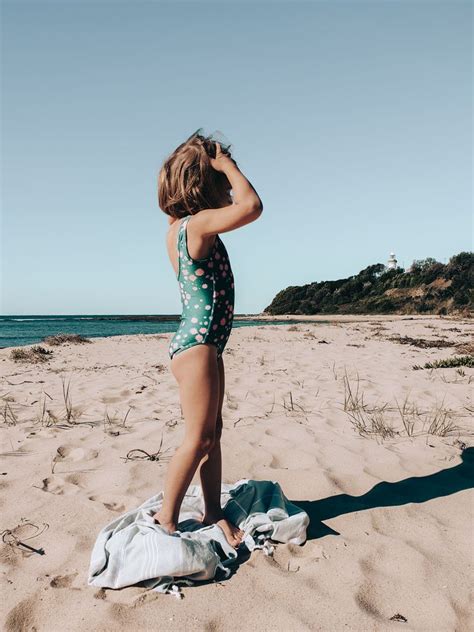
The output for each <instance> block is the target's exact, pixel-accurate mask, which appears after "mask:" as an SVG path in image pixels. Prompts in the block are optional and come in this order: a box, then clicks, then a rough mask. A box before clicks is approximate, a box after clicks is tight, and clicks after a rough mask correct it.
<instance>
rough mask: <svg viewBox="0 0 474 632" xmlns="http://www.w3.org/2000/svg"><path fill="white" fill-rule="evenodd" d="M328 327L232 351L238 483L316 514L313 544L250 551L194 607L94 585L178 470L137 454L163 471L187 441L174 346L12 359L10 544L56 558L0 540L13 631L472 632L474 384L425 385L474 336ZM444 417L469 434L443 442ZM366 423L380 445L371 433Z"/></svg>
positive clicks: (103, 346) (384, 322)
mask: <svg viewBox="0 0 474 632" xmlns="http://www.w3.org/2000/svg"><path fill="white" fill-rule="evenodd" d="M290 318H291V317H290ZM321 319H323V320H329V319H330V320H331V322H330V323H329V324H325V323H321V322H317V321H318V319H317V318H314V319H311V318H308V320H307V322H305V323H302V324H298V325H289V324H284V325H272V324H271V323H269V324H268V325H265V326H258V327H242V328H238V329H234V330H233V332H232V334H231V337H230V340H229V342H228V345H227V348H226V350H225V353H224V364H225V368H226V385H225V390H226V396H225V398H224V408H223V418H224V433H223V437H222V450H223V462H224V470H223V480H224V482H228V483H233V482H235V481H236V480H238V479H240V478H252V479H258V480H273V481H277V482H278V483H280V485H281V487H282V489H283V491H284V493H285V495H286V496H287V497H288V498H289V499H290V500H291V501H293V502H295V503H296V504H300V505H301V506H302V507H303V508H304V509H305V510H306V511H307V512H308V513H309V514H310V517H311V524H310V528H309V531H308V540H307V541H306V543H305V544H304V545H303V546H296V545H288V544H277V545H276V550H275V553H274V556H273V557H268V556H265V555H264V554H263V552H262V551H259V550H257V551H254V552H253V553H252V554H251V556H250V557H249V559H248V560H247V561H246V562H245V563H243V564H242V565H241V566H240V567H239V568H238V570H237V572H236V573H235V574H234V575H233V576H232V577H231V578H230V579H228V580H225V581H221V582H219V583H208V584H205V585H200V586H193V587H185V588H183V589H182V591H183V594H184V598H183V599H181V600H178V599H175V598H174V597H172V596H170V595H162V594H158V593H156V592H153V591H148V592H147V591H145V590H144V589H143V588H139V587H130V588H125V589H122V590H119V591H113V590H97V589H94V588H91V587H89V586H88V585H87V571H88V567H89V561H90V554H91V550H92V546H93V544H94V542H95V539H96V536H97V534H98V532H99V530H100V529H101V528H102V527H103V526H104V525H105V524H107V523H109V522H110V521H111V520H113V519H114V518H115V517H117V516H119V515H120V514H121V513H123V512H125V511H127V510H129V509H132V508H134V507H137V506H138V505H139V504H141V503H142V502H144V501H145V500H146V499H147V498H149V497H150V496H152V495H154V494H156V493H158V492H159V491H160V490H162V489H163V483H164V476H165V473H166V468H167V461H166V460H165V459H163V460H160V459H158V460H150V459H142V460H139V459H135V460H128V461H127V460H126V459H125V457H126V455H127V453H129V451H131V450H133V449H140V450H144V451H146V452H147V453H148V454H150V455H153V454H155V453H156V452H158V451H159V449H160V443H161V441H162V445H161V454H162V456H163V457H166V456H167V455H171V454H172V453H173V451H174V449H175V448H176V447H177V446H178V445H179V444H180V442H181V440H182V437H183V433H184V421H183V419H182V418H181V411H180V405H179V393H178V387H177V384H176V382H175V380H174V378H173V376H172V374H171V372H170V370H169V360H168V355H167V346H168V342H169V339H170V338H171V336H172V334H164V335H146V336H145V335H137V336H118V337H113V338H99V339H93V341H92V343H90V344H82V345H78V344H75V345H73V344H67V345H63V346H59V347H50V348H51V349H52V351H53V354H52V356H51V359H49V360H48V361H46V362H43V363H38V364H31V363H21V362H14V361H13V360H12V359H11V358H10V352H11V350H10V349H3V350H0V369H1V386H0V389H1V390H0V393H1V396H2V398H3V399H2V402H1V405H2V409H1V413H2V414H1V427H2V428H1V437H2V440H1V450H0V451H1V453H2V462H1V463H2V464H1V466H0V485H1V491H2V496H1V503H2V505H1V512H2V513H1V530H2V531H4V530H10V531H13V533H14V534H15V535H16V537H17V538H19V539H20V540H22V541H24V542H25V543H27V544H29V545H30V546H32V547H35V548H36V549H43V550H44V553H45V554H44V555H41V554H39V553H37V552H34V551H28V550H25V549H22V547H20V546H15V545H10V544H5V543H0V547H1V549H0V550H1V553H0V557H1V559H0V563H1V581H2V629H4V630H6V631H7V632H17V631H27V630H28V631H36V632H42V631H45V632H46V631H48V632H50V631H54V632H55V631H70V630H71V631H76V630H78V631H79V630H80V631H82V630H84V631H88V632H90V631H101V632H105V631H112V630H113V631H117V630H180V631H181V630H185V631H188V630H193V631H207V632H211V631H212V632H217V631H221V630H222V631H224V630H225V631H232V630H236V631H237V630H242V631H247V630H248V631H250V630H254V629H258V630H261V631H267V630H268V631H270V630H272V631H273V630H278V631H280V630H281V631H285V632H286V631H299V630H323V631H327V632H339V631H343V630H344V631H345V630H357V631H361V632H362V631H363V632H366V631H384V630H399V629H402V630H404V631H407V630H420V631H421V630H423V631H436V632H441V631H456V632H462V631H467V630H472V629H474V621H473V607H472V605H473V604H472V592H471V585H472V580H473V573H472V563H473V540H472V526H473V522H472V518H473V492H472V489H469V488H470V487H471V486H472V472H473V468H472V464H473V457H472V452H473V448H472V447H471V446H474V438H473V425H472V411H473V402H472V386H473V383H474V370H473V369H471V368H467V367H462V368H461V369H456V368H439V369H432V370H430V369H424V370H414V369H413V368H412V367H413V366H414V365H423V364H424V363H425V362H428V361H434V360H437V359H445V358H449V357H452V356H454V355H463V350H464V351H465V350H466V348H467V349H469V347H468V346H467V347H466V345H469V342H470V344H471V345H472V334H473V331H474V324H473V322H472V321H470V320H467V319H458V320H455V319H449V318H440V317H437V316H426V317H414V318H412V317H408V316H389V317H378V316H374V317H351V318H347V317H346V318H337V317H329V316H325V317H324V318H319V320H321ZM400 336H402V337H403V336H410V337H411V338H414V339H417V338H420V339H423V340H430V341H433V340H438V341H440V343H444V344H445V345H450V343H454V345H451V346H445V347H431V348H423V347H420V346H415V345H413V344H400V343H399V342H397V341H396V339H397V338H399V337H400ZM390 338H394V339H395V340H390ZM461 345H464V347H463V346H461ZM44 346H45V347H46V345H44ZM471 353H472V346H471ZM63 381H64V387H65V388H66V389H67V387H68V386H69V396H68V398H67V399H68V404H67V405H65V401H64V397H63ZM469 382H470V383H469ZM348 388H350V389H351V392H352V404H353V408H355V410H353V411H352V415H353V417H351V416H350V415H349V412H351V411H349V410H344V408H345V400H346V408H348V406H349V404H350V401H348V397H349V391H348ZM362 397H363V400H361V398H362ZM397 402H398V405H399V406H400V407H403V406H404V405H405V414H404V416H405V422H406V427H407V428H408V431H407V429H406V428H405V426H404V424H403V423H402V417H401V415H400V412H399V411H398V409H397ZM67 409H69V422H68V421H67V417H68V413H67ZM436 410H438V413H436ZM443 411H444V413H443ZM446 411H447V412H446ZM436 415H438V417H437V419H438V422H439V423H440V424H441V425H442V424H452V425H453V426H454V427H455V429H452V430H451V431H449V432H447V433H446V434H445V436H440V434H437V433H439V432H440V430H437V431H436V432H437V433H434V434H433V433H429V432H427V431H428V429H429V427H430V424H431V425H432V429H433V427H434V425H436ZM355 419H358V423H359V424H362V425H363V424H364V423H366V424H369V425H368V428H369V429H371V428H372V426H371V419H372V420H374V421H375V422H376V424H378V426H377V428H378V432H376V433H368V434H360V432H358V431H357V429H356V428H355V426H354V423H355ZM353 422H354V423H353ZM412 422H413V424H414V425H413V427H412V426H411V424H412ZM389 427H393V429H394V434H393V436H385V438H384V437H383V436H382V435H383V434H386V433H387V432H388V433H389V430H388V428H389ZM441 433H442V434H443V430H442V429H441ZM410 435H411V436H410ZM137 454H139V455H140V454H141V455H142V456H146V455H145V454H144V453H135V455H137ZM193 483H199V477H198V475H197V474H196V476H195V477H194V479H193ZM45 525H47V527H46V526H45ZM43 529H44V530H43ZM42 530H43V531H42ZM32 536H35V537H32ZM11 537H12V536H11V535H9V534H8V533H7V534H5V533H4V534H3V538H4V539H6V540H7V541H8V540H11ZM28 538H30V539H28ZM405 619H406V621H405Z"/></svg>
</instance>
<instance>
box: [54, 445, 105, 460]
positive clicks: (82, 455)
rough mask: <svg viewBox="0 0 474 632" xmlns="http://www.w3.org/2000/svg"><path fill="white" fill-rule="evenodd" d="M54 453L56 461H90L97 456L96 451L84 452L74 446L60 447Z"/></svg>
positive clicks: (82, 449)
mask: <svg viewBox="0 0 474 632" xmlns="http://www.w3.org/2000/svg"><path fill="white" fill-rule="evenodd" d="M56 452H57V454H56V456H55V457H54V458H55V460H56V461H73V462H77V461H92V460H93V459H96V458H97V457H98V455H99V452H98V451H97V450H85V449H84V448H78V447H76V446H74V445H61V446H59V448H58V449H57V450H56Z"/></svg>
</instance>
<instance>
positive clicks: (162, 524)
mask: <svg viewBox="0 0 474 632" xmlns="http://www.w3.org/2000/svg"><path fill="white" fill-rule="evenodd" d="M153 520H154V521H155V522H157V523H158V524H159V525H160V527H163V529H165V530H166V531H168V533H169V534H170V535H171V534H172V533H173V532H174V531H176V526H177V525H176V523H175V522H169V521H166V520H162V519H161V516H160V512H159V511H157V512H156V514H154V516H153Z"/></svg>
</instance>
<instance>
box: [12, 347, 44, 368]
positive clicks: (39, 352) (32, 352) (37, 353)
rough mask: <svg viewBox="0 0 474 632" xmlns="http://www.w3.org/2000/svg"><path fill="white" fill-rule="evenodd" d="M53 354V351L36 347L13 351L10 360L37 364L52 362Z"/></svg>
mask: <svg viewBox="0 0 474 632" xmlns="http://www.w3.org/2000/svg"><path fill="white" fill-rule="evenodd" d="M52 354H53V352H52V351H50V350H48V349H45V348H44V347H40V346H38V345H36V346H34V347H29V348H28V349H12V350H11V351H10V358H11V359H12V360H13V361H14V362H32V363H34V364H35V363H38V362H46V361H47V360H50V359H51V356H52Z"/></svg>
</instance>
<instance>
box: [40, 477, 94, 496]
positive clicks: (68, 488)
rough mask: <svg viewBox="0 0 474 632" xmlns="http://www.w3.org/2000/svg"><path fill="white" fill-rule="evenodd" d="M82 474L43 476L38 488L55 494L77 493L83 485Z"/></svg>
mask: <svg viewBox="0 0 474 632" xmlns="http://www.w3.org/2000/svg"><path fill="white" fill-rule="evenodd" d="M82 479H83V476H82V475H81V474H69V475H67V476H65V477H63V476H61V475H58V474H53V475H52V476H48V477H46V478H43V480H42V487H40V489H41V490H42V491H43V492H50V493H51V494H55V495H57V496H62V495H63V494H68V495H69V494H78V493H79V492H80V491H81V490H82V489H83V488H84V486H83V485H82V484H81V483H82Z"/></svg>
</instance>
